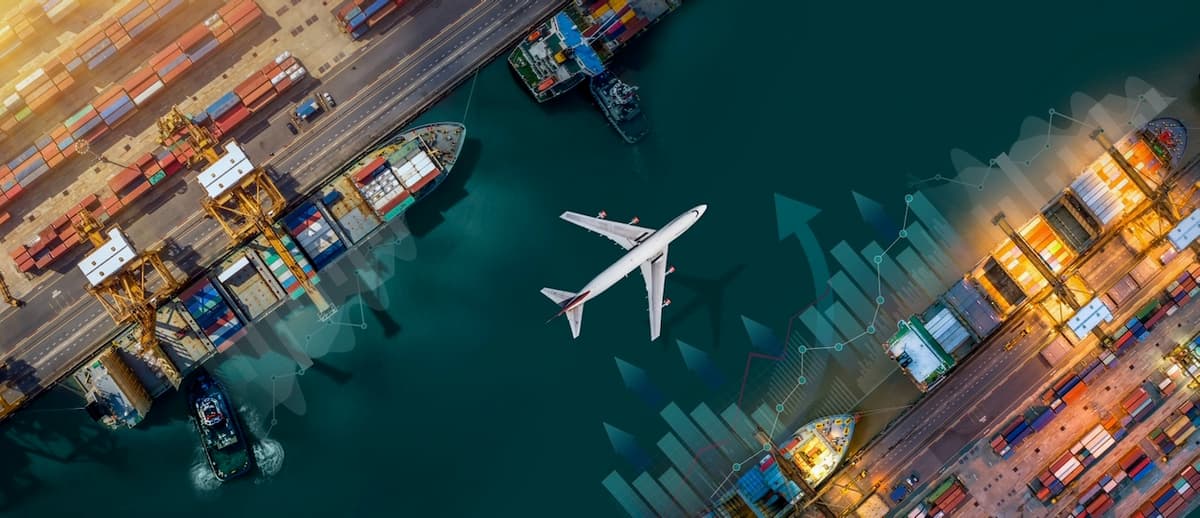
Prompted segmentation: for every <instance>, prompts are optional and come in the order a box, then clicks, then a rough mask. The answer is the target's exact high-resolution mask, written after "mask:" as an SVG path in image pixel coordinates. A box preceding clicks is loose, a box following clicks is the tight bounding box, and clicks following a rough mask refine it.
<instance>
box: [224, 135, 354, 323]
mask: <svg viewBox="0 0 1200 518" xmlns="http://www.w3.org/2000/svg"><path fill="white" fill-rule="evenodd" d="M200 182H201V183H202V184H203V185H204V189H205V191H206V193H207V195H208V197H207V198H205V200H204V201H203V206H204V210H205V212H207V213H208V215H209V216H212V218H213V219H215V220H216V221H217V223H218V224H220V225H221V229H222V230H224V231H225V235H227V236H229V239H230V240H231V241H232V242H233V246H237V245H239V244H241V243H243V242H245V241H247V240H249V239H251V238H252V237H253V236H254V235H255V234H256V233H261V234H262V235H263V238H265V239H266V241H267V244H268V245H270V246H271V248H272V249H273V250H274V251H275V253H276V254H278V255H279V258H280V260H282V261H283V264H284V265H285V266H286V267H287V269H288V271H289V272H291V274H292V276H293V277H295V278H296V282H298V283H300V286H301V287H303V288H304V291H305V293H307V294H308V297H309V299H310V300H312V302H313V305H314V306H316V308H317V313H318V314H319V315H320V317H321V318H322V319H324V318H327V317H328V316H329V315H331V314H332V313H333V310H334V309H336V308H335V307H334V306H333V304H331V303H330V302H329V301H328V300H326V299H325V297H324V296H323V295H322V294H321V292H319V291H317V288H316V286H314V285H313V283H312V281H311V280H310V279H309V278H308V274H307V273H305V272H304V268H303V267H302V266H300V263H299V262H298V261H296V258H295V256H293V255H292V252H291V251H290V250H288V248H287V246H286V245H285V244H284V242H283V238H282V236H280V233H279V230H277V229H276V228H275V225H274V223H275V219H276V218H278V217H279V216H280V213H281V212H282V211H283V208H284V206H285V205H286V204H287V200H286V199H285V198H284V197H283V194H281V193H280V192H279V188H278V187H276V186H275V182H274V181H273V180H271V177H270V176H269V175H268V174H267V172H266V171H265V170H263V169H262V168H259V167H255V166H253V165H252V164H251V163H250V161H249V160H248V159H247V158H246V155H245V153H244V152H243V151H242V150H241V148H240V147H238V145H237V143H236V142H234V143H230V144H228V145H226V153H225V155H224V156H222V157H221V158H219V159H218V160H217V161H214V162H212V163H211V165H210V166H209V167H208V168H207V169H205V170H204V171H203V172H202V173H201V174H200Z"/></svg>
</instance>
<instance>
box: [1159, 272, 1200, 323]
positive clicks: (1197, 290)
mask: <svg viewBox="0 0 1200 518" xmlns="http://www.w3.org/2000/svg"><path fill="white" fill-rule="evenodd" d="M1197 277H1200V264H1193V265H1192V266H1191V267H1189V268H1188V269H1187V271H1185V272H1183V273H1181V274H1179V277H1176V278H1175V280H1174V281H1171V283H1170V284H1168V285H1167V296H1168V297H1170V298H1171V301H1172V302H1174V303H1175V305H1176V306H1183V305H1184V304H1187V303H1188V302H1191V301H1192V299H1194V298H1196V297H1197V296H1200V286H1197V285H1196V278H1197ZM1172 313H1174V311H1172Z"/></svg>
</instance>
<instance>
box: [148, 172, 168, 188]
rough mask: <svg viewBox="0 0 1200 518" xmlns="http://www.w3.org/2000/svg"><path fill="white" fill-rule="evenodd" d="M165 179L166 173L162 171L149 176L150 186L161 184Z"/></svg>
mask: <svg viewBox="0 0 1200 518" xmlns="http://www.w3.org/2000/svg"><path fill="white" fill-rule="evenodd" d="M166 177H167V173H165V172H163V171H159V172H157V173H154V174H152V175H150V185H154V184H157V183H158V182H161V181H162V180H163V178H166Z"/></svg>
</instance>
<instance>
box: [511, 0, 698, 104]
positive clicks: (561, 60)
mask: <svg viewBox="0 0 1200 518" xmlns="http://www.w3.org/2000/svg"><path fill="white" fill-rule="evenodd" d="M681 2H682V0H599V1H590V2H589V1H585V0H572V1H571V2H569V3H568V4H567V7H566V8H564V9H563V10H562V11H560V12H558V13H557V14H555V15H554V16H552V17H551V18H550V19H549V20H547V21H546V22H544V23H542V24H541V25H538V26H537V27H535V28H534V29H533V31H531V32H530V33H529V35H528V36H526V37H525V39H524V40H522V41H521V43H519V44H517V48H515V49H513V51H512V53H511V54H509V56H508V63H509V65H511V66H512V68H513V70H514V71H516V73H517V76H518V77H519V78H520V79H521V82H522V83H524V84H525V87H526V88H528V89H529V92H530V93H532V94H533V98H534V99H537V101H538V102H545V101H548V100H550V99H553V98H555V97H558V96H559V95H562V94H563V93H564V92H566V91H568V90H570V89H572V88H574V87H575V86H576V85H578V84H579V83H582V82H583V81H584V80H585V79H587V78H588V77H592V76H597V75H600V74H601V73H603V72H604V69H605V67H604V64H605V63H607V62H608V61H609V60H610V59H612V56H613V55H614V54H615V53H616V52H617V51H618V50H620V49H621V48H622V47H624V46H625V45H626V44H627V43H628V42H629V40H631V39H632V38H633V37H634V36H637V35H639V34H641V33H642V32H643V30H644V29H645V28H646V27H648V26H650V25H651V24H653V23H655V22H657V21H659V20H660V19H662V17H663V16H664V15H666V14H667V13H669V12H671V11H674V10H675V9H676V8H678V7H679V5H680V3H681Z"/></svg>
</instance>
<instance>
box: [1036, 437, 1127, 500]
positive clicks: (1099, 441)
mask: <svg viewBox="0 0 1200 518" xmlns="http://www.w3.org/2000/svg"><path fill="white" fill-rule="evenodd" d="M1120 430H1122V431H1123V430H1124V429H1120ZM1116 444H1117V439H1116V438H1115V437H1113V435H1112V433H1111V432H1110V431H1109V429H1108V428H1106V427H1105V424H1103V423H1102V424H1098V425H1096V426H1095V427H1093V428H1092V429H1091V430H1089V431H1088V432H1087V433H1086V434H1084V436H1083V438H1082V439H1080V440H1079V442H1077V443H1075V445H1073V446H1071V448H1070V449H1068V450H1067V451H1065V452H1063V453H1062V454H1061V455H1059V456H1058V457H1057V458H1056V459H1055V460H1054V461H1053V462H1051V463H1050V464H1049V465H1047V466H1046V469H1044V470H1042V472H1041V473H1039V474H1038V476H1037V477H1035V478H1034V479H1033V480H1031V481H1030V482H1029V488H1030V490H1031V491H1033V494H1034V496H1035V497H1036V498H1037V499H1038V501H1040V502H1042V503H1049V502H1050V501H1051V500H1052V499H1054V498H1057V497H1058V496H1059V495H1061V494H1062V493H1063V491H1064V490H1065V489H1066V487H1067V486H1069V485H1070V484H1071V483H1072V482H1074V481H1076V480H1078V479H1079V476H1080V475H1082V474H1083V472H1084V471H1085V470H1086V469H1087V468H1089V467H1091V466H1092V465H1094V464H1095V463H1096V462H1097V461H1099V460H1100V459H1101V458H1103V457H1104V455H1106V454H1107V453H1108V452H1109V451H1111V450H1112V448H1113V447H1114V446H1116Z"/></svg>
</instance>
